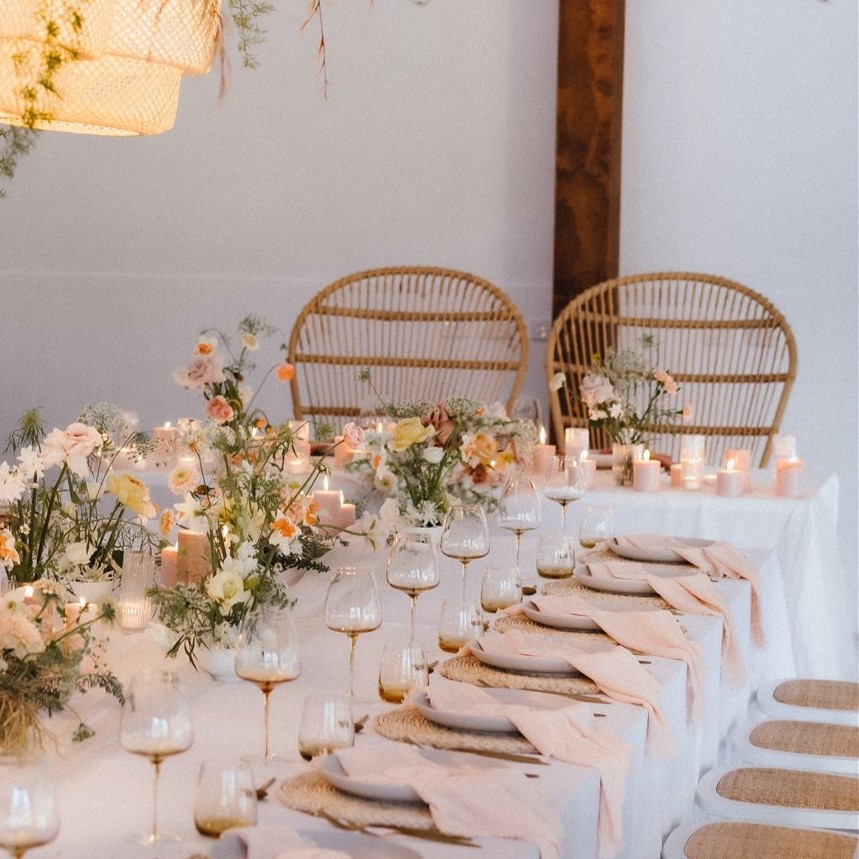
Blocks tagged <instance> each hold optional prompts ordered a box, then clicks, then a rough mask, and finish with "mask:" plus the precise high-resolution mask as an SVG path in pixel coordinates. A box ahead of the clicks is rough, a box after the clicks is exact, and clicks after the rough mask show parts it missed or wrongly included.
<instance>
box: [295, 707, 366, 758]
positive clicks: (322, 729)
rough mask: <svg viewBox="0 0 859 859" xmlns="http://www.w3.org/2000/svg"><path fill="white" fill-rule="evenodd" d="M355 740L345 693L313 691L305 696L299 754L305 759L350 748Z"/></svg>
mask: <svg viewBox="0 0 859 859" xmlns="http://www.w3.org/2000/svg"><path fill="white" fill-rule="evenodd" d="M354 742H355V722H354V720H353V718H352V708H351V706H350V705H349V699H348V698H347V697H346V696H345V695H326V694H321V693H318V694H313V695H308V696H307V697H306V698H305V699H304V705H303V707H302V708H301V721H300V722H299V724H298V753H299V754H300V755H301V757H302V758H304V760H306V761H309V760H312V759H313V758H314V757H316V756H317V755H329V754H331V752H334V751H336V750H337V749H348V748H349V747H350V746H351V745H353V744H354Z"/></svg>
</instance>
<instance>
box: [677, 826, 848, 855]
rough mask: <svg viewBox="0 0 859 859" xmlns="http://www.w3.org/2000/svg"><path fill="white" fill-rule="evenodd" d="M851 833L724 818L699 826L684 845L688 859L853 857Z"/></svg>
mask: <svg viewBox="0 0 859 859" xmlns="http://www.w3.org/2000/svg"><path fill="white" fill-rule="evenodd" d="M856 845H857V840H856V838H854V837H853V836H852V835H843V834H841V833H837V832H821V831H818V830H813V829H794V828H792V827H787V826H767V825H764V824H761V823H739V822H734V821H725V822H721V823H707V824H705V825H704V826H701V827H700V828H698V829H696V830H695V831H694V832H693V833H692V835H690V836H689V839H688V840H687V841H686V844H685V845H684V848H683V850H684V854H685V855H686V857H687V859H853V855H854V852H855V850H856Z"/></svg>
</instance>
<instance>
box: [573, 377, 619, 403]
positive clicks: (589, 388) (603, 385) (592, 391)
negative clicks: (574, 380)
mask: <svg viewBox="0 0 859 859" xmlns="http://www.w3.org/2000/svg"><path fill="white" fill-rule="evenodd" d="M579 390H580V391H581V395H582V400H583V401H584V403H585V405H586V406H598V405H599V404H600V403H605V402H607V401H608V400H612V399H614V387H613V386H612V384H611V382H610V381H609V380H608V379H607V378H606V377H605V376H603V375H601V374H600V373H588V375H587V376H585V377H584V378H583V379H582V383H581V385H579Z"/></svg>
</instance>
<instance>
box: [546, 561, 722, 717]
mask: <svg viewBox="0 0 859 859" xmlns="http://www.w3.org/2000/svg"><path fill="white" fill-rule="evenodd" d="M696 578H698V577H696ZM654 590H655V588H654ZM531 602H532V603H533V604H534V605H535V606H536V607H537V608H538V609H539V610H540V611H544V612H546V613H548V614H556V615H565V614H566V615H576V616H581V617H588V618H590V619H591V620H592V621H593V622H594V623H595V624H596V625H597V626H598V627H599V628H600V629H601V630H602V631H603V632H604V633H606V634H607V635H609V636H610V637H611V638H612V639H614V640H615V641H616V642H617V643H618V644H621V645H623V646H624V647H627V648H630V649H631V650H638V651H641V652H642V653H649V654H651V655H653V656H664V657H666V658H667V659H680V660H682V661H683V662H685V663H686V681H687V682H686V703H687V708H688V712H689V714H690V715H691V717H692V724H693V725H700V724H701V723H702V722H703V721H704V714H705V709H706V708H705V701H704V664H703V658H702V656H701V647H700V645H699V644H698V643H697V642H694V641H689V639H687V638H686V635H685V633H684V632H683V629H682V628H681V626H680V623H679V622H678V621H677V619H676V618H675V617H674V616H673V615H672V614H671V612H668V611H661V610H659V611H606V610H605V609H598V608H595V607H594V606H592V605H591V604H590V603H588V602H586V601H585V600H583V599H581V597H578V596H577V595H575V594H571V595H570V596H564V597H559V596H548V595H547V596H540V597H534V598H533V599H532V600H531Z"/></svg>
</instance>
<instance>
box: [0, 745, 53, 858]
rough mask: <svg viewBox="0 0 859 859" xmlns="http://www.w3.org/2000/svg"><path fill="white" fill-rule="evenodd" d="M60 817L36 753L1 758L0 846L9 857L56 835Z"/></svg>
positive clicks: (46, 773) (48, 778)
mask: <svg viewBox="0 0 859 859" xmlns="http://www.w3.org/2000/svg"><path fill="white" fill-rule="evenodd" d="M59 829H60V818H59V814H58V813H57V801H56V797H55V795H54V785H53V781H52V779H51V773H50V770H49V769H48V767H47V765H46V764H45V761H44V760H43V759H42V758H41V757H39V756H36V755H21V756H17V757H11V756H10V757H3V758H0V847H2V848H3V849H4V850H6V851H8V853H9V855H10V856H11V857H12V859H21V857H22V856H23V855H24V854H25V853H26V852H27V851H28V850H30V849H31V848H33V847H41V846H42V845H43V844H49V843H50V842H51V841H53V840H54V839H55V838H56V837H57V832H58V831H59Z"/></svg>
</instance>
